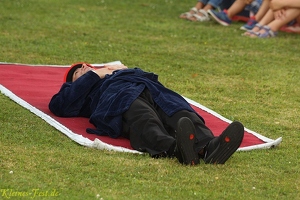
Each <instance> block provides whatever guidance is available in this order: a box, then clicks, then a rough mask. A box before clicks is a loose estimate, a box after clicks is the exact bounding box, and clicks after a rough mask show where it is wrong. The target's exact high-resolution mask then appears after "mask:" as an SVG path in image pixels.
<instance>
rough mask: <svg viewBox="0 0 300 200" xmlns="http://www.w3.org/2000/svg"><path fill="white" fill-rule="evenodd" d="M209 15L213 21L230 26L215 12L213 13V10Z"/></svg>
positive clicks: (209, 11)
mask: <svg viewBox="0 0 300 200" xmlns="http://www.w3.org/2000/svg"><path fill="white" fill-rule="evenodd" d="M207 13H208V14H209V15H210V16H211V18H212V19H214V20H215V21H216V22H218V23H219V24H221V25H223V26H229V25H230V24H228V23H227V22H224V21H222V20H220V19H219V18H218V17H217V16H216V15H215V14H214V13H213V12H211V10H208V11H207Z"/></svg>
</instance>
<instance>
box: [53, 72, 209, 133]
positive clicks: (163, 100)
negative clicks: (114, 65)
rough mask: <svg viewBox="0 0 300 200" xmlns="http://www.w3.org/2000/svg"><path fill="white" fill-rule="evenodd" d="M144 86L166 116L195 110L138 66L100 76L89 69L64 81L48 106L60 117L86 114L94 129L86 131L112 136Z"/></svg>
mask: <svg viewBox="0 0 300 200" xmlns="http://www.w3.org/2000/svg"><path fill="white" fill-rule="evenodd" d="M145 88H148V90H149V91H150V93H151V95H152V98H153V100H154V101H155V102H156V104H157V105H158V106H159V107H160V108H161V109H162V110H163V111H164V112H165V113H166V114H167V115H168V116H171V115H173V114H174V113H176V112H178V111H180V110H188V111H191V112H195V111H194V110H193V109H192V108H191V106H190V105H189V103H188V102H187V101H186V100H185V99H184V98H183V97H182V96H181V95H179V94H177V93H175V92H173V91H171V90H170V89H168V88H166V87H164V86H163V85H162V84H161V83H160V82H159V81H158V76H157V75H156V74H153V73H148V72H144V71H142V70H141V69H138V68H134V69H124V70H118V71H114V72H113V74H112V75H106V76H105V77H104V78H103V79H101V78H100V77H99V76H98V75H97V74H96V73H94V72H92V71H89V72H87V73H86V74H84V75H83V76H81V77H80V78H78V79H77V80H76V81H75V82H73V83H64V84H63V85H62V87H61V89H60V91H59V92H58V93H57V94H55V95H54V96H53V97H52V99H51V101H50V103H49V109H50V111H51V112H53V113H54V114H55V115H57V116H61V117H77V116H82V117H89V118H90V122H91V123H92V124H93V125H94V126H95V127H96V129H87V132H89V133H94V134H98V135H109V136H110V137H113V138H116V137H118V136H120V135H121V134H122V114H123V113H124V112H125V111H127V110H128V109H129V107H130V105H131V104H132V102H133V101H134V100H135V99H136V98H137V97H138V96H139V95H140V94H141V92H142V91H143V90H144V89H145ZM201 119H202V118H201ZM202 120H203V119H202ZM203 121H204V120H203Z"/></svg>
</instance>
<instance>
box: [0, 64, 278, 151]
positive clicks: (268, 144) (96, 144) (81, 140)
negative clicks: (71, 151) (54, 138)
mask: <svg viewBox="0 0 300 200" xmlns="http://www.w3.org/2000/svg"><path fill="white" fill-rule="evenodd" d="M120 63H121V62H120V61H114V62H109V63H105V64H120ZM0 64H11V65H24V66H53V67H59V66H57V65H29V64H28V65H27V64H18V63H3V62H0ZM92 65H93V66H96V67H101V66H103V65H104V64H92ZM69 66H70V65H65V66H62V67H69ZM0 91H1V93H2V94H4V95H5V96H7V97H9V98H10V99H12V100H13V101H15V102H16V103H18V104H19V105H21V106H22V107H24V108H26V109H28V110H29V111H31V112H32V113H34V114H36V115H37V116H39V117H40V118H42V119H43V120H45V121H46V122H47V123H49V124H50V125H51V126H53V127H55V128H56V129H57V130H59V131H61V132H62V133H64V134H65V135H66V136H68V137H69V138H70V139H72V140H73V141H75V142H76V143H78V144H80V145H83V146H87V147H92V148H97V149H101V150H103V149H106V150H112V151H118V152H129V153H140V152H138V151H135V150H131V149H127V148H124V147H119V146H113V145H110V144H107V143H104V142H102V141H101V140H99V139H95V140H94V141H92V140H90V139H88V138H85V137H83V136H81V135H78V134H76V133H74V132H73V131H71V130H70V129H68V128H67V127H66V126H64V125H62V124H61V123H59V122H58V121H56V120H55V119H53V118H52V117H51V116H49V115H47V114H45V113H44V112H42V111H41V110H39V109H37V108H36V107H34V106H32V105H31V104H29V103H27V102H26V101H24V100H23V99H21V98H20V97H18V96H17V95H15V94H14V93H12V92H11V91H10V90H8V89H7V88H5V87H4V86H2V85H1V84H0ZM184 98H185V99H186V101H188V102H189V103H190V104H192V105H194V106H196V107H198V108H200V109H202V110H204V111H206V112H208V113H210V114H212V115H214V116H215V117H217V118H219V119H221V120H223V121H225V122H227V123H231V122H232V121H230V120H229V119H227V118H225V117H223V116H221V115H220V114H218V113H216V112H215V111H213V110H211V109H209V108H207V107H205V106H203V105H201V104H199V103H197V102H195V101H193V100H191V99H188V98H186V97H184ZM245 130H246V131H247V132H249V133H251V134H253V135H254V136H256V137H257V138H259V139H261V140H262V141H264V142H265V143H264V144H258V145H253V146H247V147H241V148H239V149H238V151H249V150H254V149H269V148H272V147H275V146H278V145H279V144H280V143H281V141H282V137H279V138H277V139H276V140H272V139H270V138H267V137H265V136H262V135H260V134H258V133H256V132H254V131H252V130H249V129H247V128H245Z"/></svg>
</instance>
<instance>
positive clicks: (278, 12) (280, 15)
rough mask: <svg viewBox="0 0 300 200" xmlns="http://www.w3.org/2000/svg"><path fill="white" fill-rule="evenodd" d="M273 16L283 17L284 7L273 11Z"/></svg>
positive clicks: (276, 17)
mask: <svg viewBox="0 0 300 200" xmlns="http://www.w3.org/2000/svg"><path fill="white" fill-rule="evenodd" d="M274 17H275V19H283V18H285V9H280V10H277V11H274Z"/></svg>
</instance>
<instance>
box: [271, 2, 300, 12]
mask: <svg viewBox="0 0 300 200" xmlns="http://www.w3.org/2000/svg"><path fill="white" fill-rule="evenodd" d="M270 8H271V9H272V10H273V11H276V10H280V9H284V8H300V1H299V0H271V2H270Z"/></svg>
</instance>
